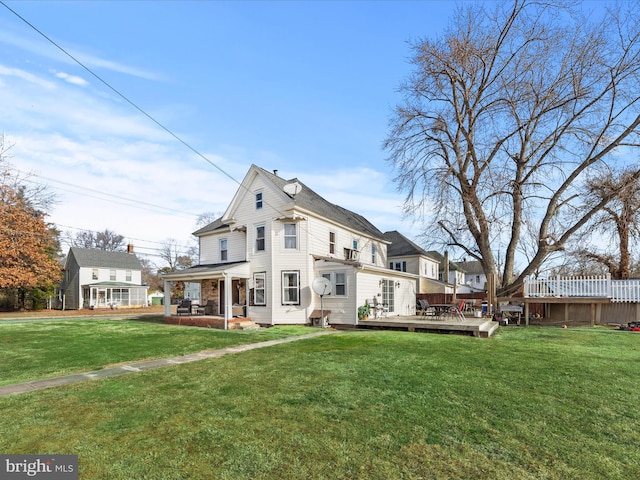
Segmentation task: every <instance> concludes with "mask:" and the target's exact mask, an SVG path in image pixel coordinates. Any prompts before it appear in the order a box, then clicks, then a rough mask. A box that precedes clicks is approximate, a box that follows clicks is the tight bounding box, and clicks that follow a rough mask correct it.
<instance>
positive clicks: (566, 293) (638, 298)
mask: <svg viewBox="0 0 640 480" xmlns="http://www.w3.org/2000/svg"><path fill="white" fill-rule="evenodd" d="M524 296H525V297H529V298H532V297H533V298H565V297H566V298H571V297H586V298H610V299H611V301H612V302H637V303H640V280H611V275H596V276H584V277H563V276H560V275H558V276H555V277H549V278H533V277H531V278H526V279H525V281H524Z"/></svg>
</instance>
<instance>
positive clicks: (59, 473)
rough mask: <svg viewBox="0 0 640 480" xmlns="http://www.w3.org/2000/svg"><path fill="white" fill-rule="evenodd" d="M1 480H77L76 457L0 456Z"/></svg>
mask: <svg viewBox="0 0 640 480" xmlns="http://www.w3.org/2000/svg"><path fill="white" fill-rule="evenodd" d="M0 478H1V479H2V480H18V479H36V480H38V479H46V480H78V456H77V455H0Z"/></svg>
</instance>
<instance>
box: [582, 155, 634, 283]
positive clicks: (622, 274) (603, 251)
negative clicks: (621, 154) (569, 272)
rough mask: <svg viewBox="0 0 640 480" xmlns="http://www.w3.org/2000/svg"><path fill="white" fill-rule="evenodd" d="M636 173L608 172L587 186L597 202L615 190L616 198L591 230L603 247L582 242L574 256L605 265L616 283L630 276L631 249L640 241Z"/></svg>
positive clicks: (602, 212) (597, 216) (593, 179)
mask: <svg viewBox="0 0 640 480" xmlns="http://www.w3.org/2000/svg"><path fill="white" fill-rule="evenodd" d="M636 172H637V168H626V169H624V170H623V171H621V172H613V171H606V172H602V174H601V175H598V176H596V177H594V178H592V179H591V180H590V181H589V182H588V183H587V186H588V193H589V195H590V197H591V199H592V201H593V202H594V203H599V202H600V199H602V198H603V197H609V196H611V192H612V191H613V192H616V195H615V198H614V199H613V200H612V201H610V202H609V203H608V204H607V205H606V206H605V207H604V208H603V209H602V211H601V212H600V213H598V215H596V216H595V217H594V219H593V222H592V227H593V228H592V229H591V231H592V232H594V233H596V234H597V235H599V238H600V239H601V241H600V242H599V244H600V245H598V244H597V243H595V242H593V243H592V245H589V244H585V243H584V242H582V245H581V246H580V247H579V248H578V249H577V250H576V252H575V255H574V256H575V257H577V258H580V257H582V258H584V259H585V260H586V261H592V262H595V263H597V264H600V265H603V266H604V267H606V269H607V271H608V272H609V273H610V274H611V277H612V278H614V279H616V280H625V279H628V278H629V277H630V275H631V267H632V260H633V258H632V247H633V245H634V244H635V245H637V241H638V239H639V238H640V181H639V180H638V178H637V175H636Z"/></svg>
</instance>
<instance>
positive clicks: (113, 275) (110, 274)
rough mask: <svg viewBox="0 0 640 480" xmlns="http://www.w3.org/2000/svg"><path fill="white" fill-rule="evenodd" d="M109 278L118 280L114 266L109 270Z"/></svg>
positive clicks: (113, 280)
mask: <svg viewBox="0 0 640 480" xmlns="http://www.w3.org/2000/svg"><path fill="white" fill-rule="evenodd" d="M109 280H110V281H112V282H115V281H116V271H115V269H113V268H112V269H111V270H109Z"/></svg>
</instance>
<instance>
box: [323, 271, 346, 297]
mask: <svg viewBox="0 0 640 480" xmlns="http://www.w3.org/2000/svg"><path fill="white" fill-rule="evenodd" d="M322 276H323V277H324V278H326V279H327V280H329V282H330V283H331V291H330V292H329V293H328V294H327V295H334V296H336V297H346V296H347V273H346V272H325V273H323V274H322Z"/></svg>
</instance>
